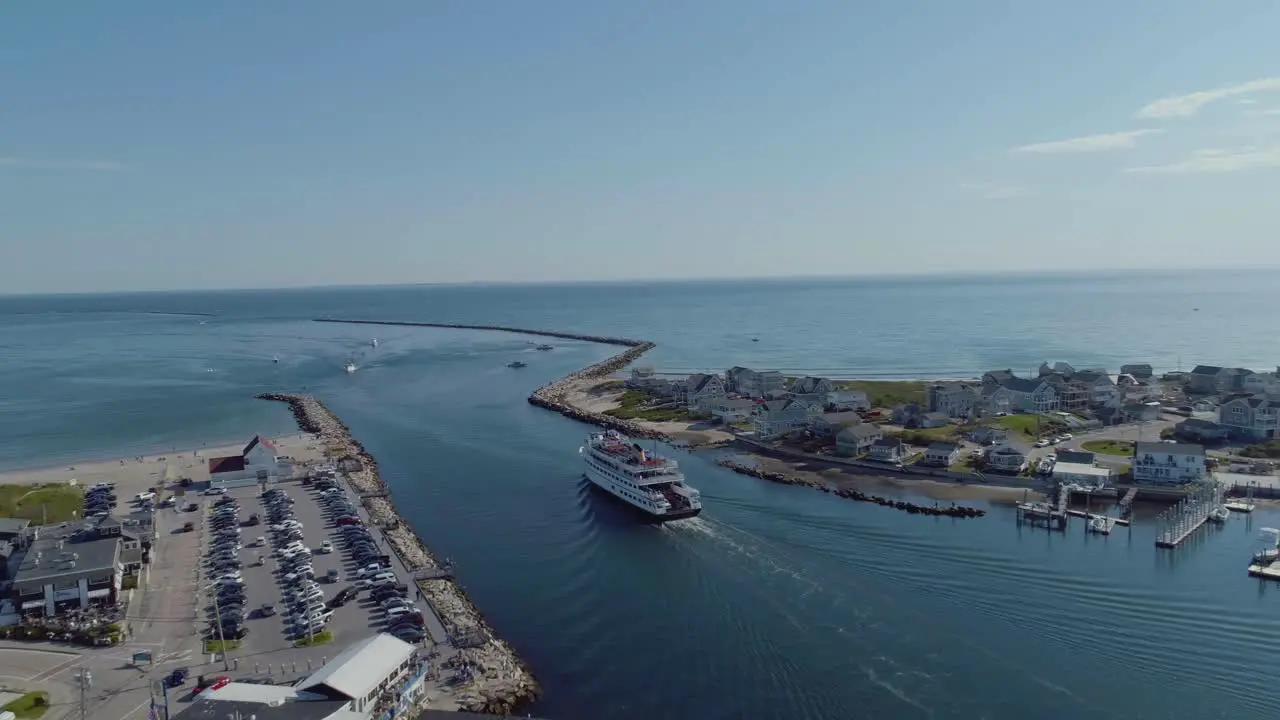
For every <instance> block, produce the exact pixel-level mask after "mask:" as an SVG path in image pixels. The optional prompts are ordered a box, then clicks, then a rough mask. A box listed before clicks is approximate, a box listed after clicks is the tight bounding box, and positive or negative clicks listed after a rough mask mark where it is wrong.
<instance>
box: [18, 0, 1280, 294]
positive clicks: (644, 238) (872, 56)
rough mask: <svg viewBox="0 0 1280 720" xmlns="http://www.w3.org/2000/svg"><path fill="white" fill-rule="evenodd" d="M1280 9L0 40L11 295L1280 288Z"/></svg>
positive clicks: (550, 11)
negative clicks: (1233, 270) (1156, 282)
mask: <svg viewBox="0 0 1280 720" xmlns="http://www.w3.org/2000/svg"><path fill="white" fill-rule="evenodd" d="M1277 27H1280V3H1277V2H1275V1H1274V0H1236V1H1235V2H1231V3H1207V2H1200V1H1199V0H1128V1H1126V2H1114V0H1108V1H1106V2H1103V1H1101V0H1076V1H1075V2H1069V3H1061V2H1055V3H1051V2H1047V1H1042V0H1003V1H996V0H874V1H867V2H853V1H850V0H840V1H835V0H833V1H831V2H826V1H819V0H813V1H810V0H797V1H793V2H778V1H777V0H773V1H771V2H765V1H764V0H733V1H732V2H730V1H728V0H723V1H722V0H697V1H696V2H688V0H684V1H682V2H677V1H675V0H646V1H645V2H588V1H586V0H580V1H579V2H562V1H561V0H540V1H539V2H518V1H516V0H505V1H502V2H498V1H496V0H458V1H454V0H437V1H433V0H379V1H378V2H372V3H354V2H349V0H343V1H341V2H338V1H333V0H306V1H305V2H304V1H302V0H279V1H278V2H269V3H260V2H250V1H249V0H228V1H227V2H201V3H191V2H186V3H173V2H158V1H151V0H125V1H123V2H110V3H107V2H97V3H90V2H70V3H32V2H28V3H5V4H4V5H3V7H0V293H42V292H93V291H114V290H143V289H183V288H234V287H294V286H315V285H333V284H341V285H354V284H383V283H432V282H526V281H530V282H542V281H562V280H609V279H638V278H673V279H674V278H702V277H758V276H789V275H888V274H892V275H901V274H914V273H939V272H982V273H990V272H1015V273H1016V272H1030V271H1059V270H1062V271H1066V270H1089V269H1128V268H1202V267H1204V268H1212V267H1220V266H1224V267H1250V266H1271V265H1280V200H1278V199H1277V198H1280V43H1277V42H1276V39H1275V28H1277Z"/></svg>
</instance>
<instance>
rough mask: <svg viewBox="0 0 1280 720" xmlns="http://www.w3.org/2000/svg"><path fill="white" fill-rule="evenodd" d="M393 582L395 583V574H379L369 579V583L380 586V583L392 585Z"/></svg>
mask: <svg viewBox="0 0 1280 720" xmlns="http://www.w3.org/2000/svg"><path fill="white" fill-rule="evenodd" d="M395 581H396V574H395V573H393V572H380V573H377V574H376V575H374V576H373V577H371V578H369V582H371V583H373V584H374V585H380V584H382V583H389V582H390V583H393V582H395Z"/></svg>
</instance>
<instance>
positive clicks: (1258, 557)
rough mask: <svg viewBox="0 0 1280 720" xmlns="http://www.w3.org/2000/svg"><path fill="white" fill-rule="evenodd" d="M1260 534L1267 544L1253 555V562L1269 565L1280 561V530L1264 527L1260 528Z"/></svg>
mask: <svg viewBox="0 0 1280 720" xmlns="http://www.w3.org/2000/svg"><path fill="white" fill-rule="evenodd" d="M1261 534H1262V537H1264V538H1266V540H1267V544H1266V545H1264V546H1263V547H1262V549H1261V550H1259V551H1257V552H1255V553H1254V554H1253V561H1254V562H1255V563H1257V564H1259V565H1270V564H1271V563H1273V562H1275V561H1276V560H1280V530H1277V529H1275V528H1269V527H1266V528H1262V531H1261Z"/></svg>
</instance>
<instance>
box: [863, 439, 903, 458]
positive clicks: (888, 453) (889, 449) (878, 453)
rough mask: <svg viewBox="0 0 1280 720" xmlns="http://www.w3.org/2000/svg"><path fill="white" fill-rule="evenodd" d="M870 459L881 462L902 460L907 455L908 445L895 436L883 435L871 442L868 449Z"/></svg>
mask: <svg viewBox="0 0 1280 720" xmlns="http://www.w3.org/2000/svg"><path fill="white" fill-rule="evenodd" d="M867 453H868V454H867V458H868V459H869V460H878V461H880V462H901V461H902V458H904V457H906V447H905V446H904V445H903V444H902V441H901V440H899V439H898V438H895V437H882V438H880V439H878V440H876V441H875V442H873V443H871V447H870V448H868V449H867Z"/></svg>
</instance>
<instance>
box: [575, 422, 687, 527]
mask: <svg viewBox="0 0 1280 720" xmlns="http://www.w3.org/2000/svg"><path fill="white" fill-rule="evenodd" d="M578 452H579V454H581V455H582V458H583V462H584V465H585V474H586V476H587V480H589V481H591V483H592V484H593V485H595V486H596V487H598V488H600V489H601V490H604V491H605V492H607V493H609V494H610V495H612V496H614V497H615V498H617V499H619V500H621V501H623V502H625V503H627V504H628V505H630V506H631V507H633V508H635V509H637V510H640V511H641V512H643V513H644V514H645V515H646V516H647V517H648V518H649V519H651V520H656V521H659V522H664V521H667V520H678V519H680V518H690V517H693V516H695V515H697V514H698V513H700V512H702V495H701V493H699V492H698V491H697V490H695V489H693V488H691V487H689V486H688V485H687V484H685V481H684V475H683V474H682V473H681V472H680V468H679V465H677V463H676V461H675V460H672V459H671V458H666V457H662V456H661V455H658V454H657V453H656V452H654V453H649V452H646V451H645V449H644V448H642V447H640V446H639V445H637V444H635V443H633V442H631V441H630V440H628V439H627V438H625V437H623V436H622V435H621V434H620V433H618V432H616V431H613V430H608V431H605V432H598V433H592V434H591V435H590V436H588V437H587V444H586V445H584V446H583V447H581V448H579V449H578Z"/></svg>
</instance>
